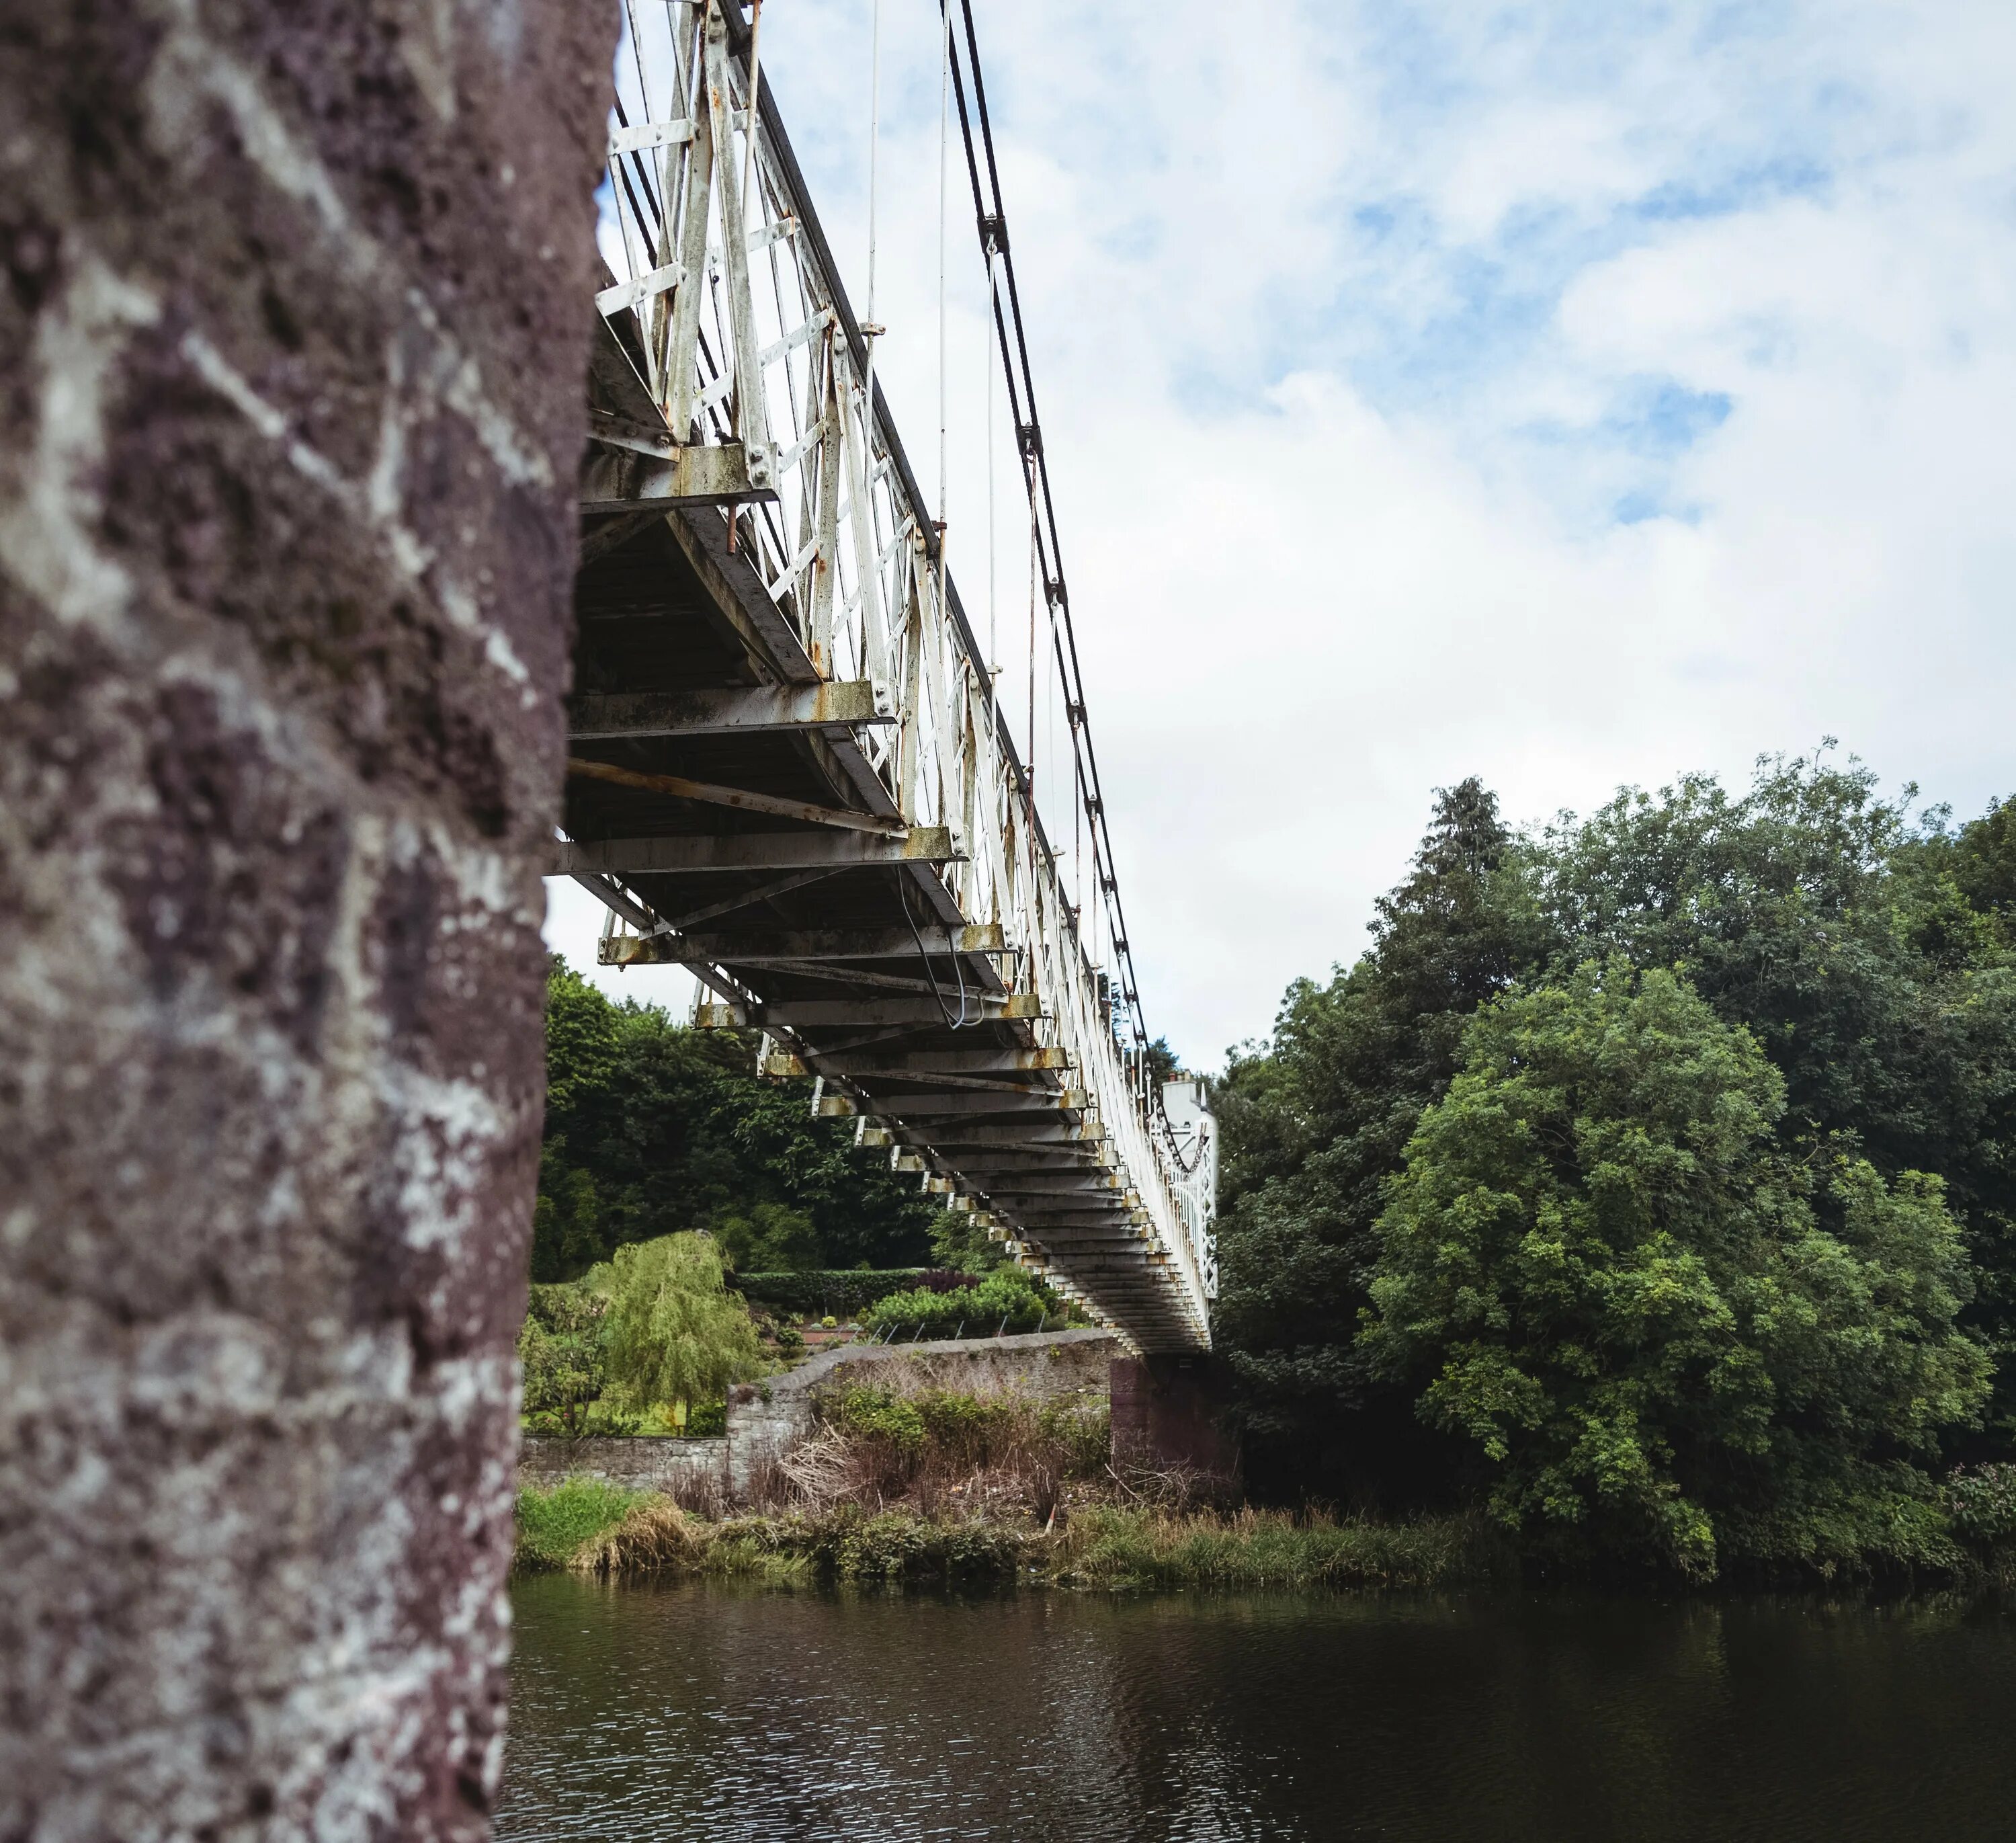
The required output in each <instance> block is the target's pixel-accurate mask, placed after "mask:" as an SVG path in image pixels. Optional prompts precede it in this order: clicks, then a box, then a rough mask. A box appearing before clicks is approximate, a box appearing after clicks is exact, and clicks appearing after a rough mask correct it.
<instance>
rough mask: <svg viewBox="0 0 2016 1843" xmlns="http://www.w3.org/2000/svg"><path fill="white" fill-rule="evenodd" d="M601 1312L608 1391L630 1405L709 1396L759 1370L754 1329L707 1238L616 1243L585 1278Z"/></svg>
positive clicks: (663, 1237) (687, 1236)
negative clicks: (598, 1296)
mask: <svg viewBox="0 0 2016 1843" xmlns="http://www.w3.org/2000/svg"><path fill="white" fill-rule="evenodd" d="M588 1284H589V1287H590V1288H591V1289H592V1290H594V1291H596V1292H599V1293H606V1295H607V1297H608V1300H609V1308H608V1310H607V1312H606V1313H604V1315H603V1339H604V1349H605V1363H606V1365H607V1376H608V1379H609V1383H610V1389H611V1390H612V1392H614V1393H615V1394H618V1395H620V1396H621V1398H622V1399H624V1400H625V1401H627V1402H628V1403H630V1404H631V1405H633V1406H635V1407H639V1408H647V1407H650V1406H651V1405H653V1404H655V1403H657V1402H661V1401H668V1402H694V1401H711V1400H712V1399H714V1398H715V1397H716V1396H718V1395H719V1394H722V1393H723V1392H724V1391H725V1390H726V1388H727V1387H728V1385H729V1383H735V1382H743V1381H746V1380H748V1379H749V1378H750V1377H751V1376H756V1375H758V1374H759V1373H760V1372H761V1368H762V1356H761V1348H760V1347H759V1346H758V1343H757V1338H756V1326H755V1324H754V1321H753V1320H751V1318H750V1316H749V1308H748V1307H747V1306H746V1305H744V1304H743V1300H742V1296H741V1295H740V1293H731V1292H729V1290H728V1286H727V1281H726V1278H725V1275H724V1273H723V1271H722V1264H721V1254H720V1251H719V1250H718V1248H717V1247H716V1246H715V1242H714V1239H713V1238H712V1237H711V1236H710V1235H693V1234H684V1235H661V1236H659V1237H658V1239H657V1240H655V1241H650V1242H632V1243H630V1244H629V1245H628V1246H625V1247H621V1248H618V1249H617V1250H616V1253H615V1254H614V1257H612V1258H611V1259H610V1261H609V1262H608V1264H607V1265H606V1266H603V1267H599V1268H596V1269H595V1271H593V1272H592V1273H591V1274H590V1275H589V1280H588Z"/></svg>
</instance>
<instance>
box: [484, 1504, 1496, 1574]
mask: <svg viewBox="0 0 2016 1843" xmlns="http://www.w3.org/2000/svg"><path fill="white" fill-rule="evenodd" d="M514 1565H515V1567H517V1569H518V1570H520V1571H527V1572H529V1571H538V1570H542V1569H554V1568H564V1569H567V1570H571V1571H574V1572H576V1573H581V1574H596V1575H602V1576H607V1577H617V1578H621V1577H628V1576H635V1575H643V1574H656V1575H673V1576H676V1575H682V1574H684V1575H704V1576H711V1577H714V1578H745V1579H747V1578H754V1579H759V1580H765V1581H773V1582H793V1581H799V1582H808V1583H809V1582H830V1581H851V1582H905V1583H910V1584H914V1585H927V1584H957V1583H970V1584H976V1585H978V1584H985V1583H990V1582H992V1583H1002V1582H1009V1581H1018V1582H1042V1583H1044V1584H1046V1585H1055V1586H1062V1587H1086V1588H1101V1589H1118V1588H1135V1589H1140V1588H1152V1589H1165V1588H1186V1587H1189V1588H1195V1587H1208V1588H1216V1589H1277V1588H1279V1589H1309V1588H1335V1587H1365V1586H1384V1587H1439V1586H1449V1585H1456V1584H1458V1583H1460V1582H1482V1581H1490V1580H1502V1579H1510V1578H1516V1577H1517V1563H1516V1560H1515V1559H1514V1557H1513V1556H1512V1555H1511V1553H1510V1550H1509V1549H1508V1548H1507V1545H1506V1543H1505V1542H1504V1539H1503V1535H1502V1534H1500V1533H1499V1532H1498V1531H1495V1530H1493V1529H1492V1527H1490V1526H1489V1525H1488V1524H1485V1523H1484V1522H1482V1521H1481V1520H1480V1519H1477V1518H1474V1517H1424V1518H1420V1519H1417V1520H1412V1521H1409V1522H1405V1523H1395V1524H1379V1523H1374V1522H1371V1521H1369V1520H1362V1519H1356V1518H1334V1517H1323V1516H1309V1517H1293V1516H1291V1515H1290V1514H1288V1513H1287V1512H1285V1511H1276V1510H1256V1509H1241V1510H1236V1511H1216V1510H1178V1509H1162V1508H1157V1507H1154V1506H1145V1505H1128V1504H1113V1503H1107V1504H1091V1505H1084V1506H1079V1507H1078V1508H1076V1509H1074V1510H1072V1511H1071V1513H1070V1514H1069V1515H1068V1516H1067V1517H1064V1518H1056V1517H1053V1518H1051V1519H1049V1520H1046V1522H1045V1523H1043V1524H1038V1523H1036V1522H1035V1521H1034V1520H1028V1521H1023V1520H1010V1519H1007V1518H1003V1517H993V1516H989V1515H985V1514H982V1515H978V1516H971V1517H959V1516H945V1515H940V1516H936V1517H932V1516H927V1515H923V1514H920V1513H919V1512H917V1511H916V1510H915V1509H912V1508H910V1507H909V1506H895V1507H891V1508H886V1509H878V1510H869V1509H864V1508H863V1507H862V1506H859V1505H855V1504H845V1503H843V1504H836V1505H833V1506H829V1507H827V1508H826V1509H819V1510H796V1511H786V1512H782V1513H768V1514H761V1513H759V1514H751V1515H747V1516H741V1517H722V1518H718V1519H711V1518H707V1517H701V1516H698V1515H696V1514H693V1513H689V1512H687V1511H685V1510H682V1509H680V1508H679V1506H677V1505H676V1504H675V1503H673V1502H671V1499H668V1498H666V1497H664V1496H663V1495H660V1494H657V1493H651V1492H630V1491H621V1490H618V1489H616V1488H612V1487H610V1486H607V1485H605V1484H599V1483H596V1481H590V1480H573V1481H569V1482H567V1483H566V1484H561V1485H560V1486H557V1487H556V1488H553V1490H551V1491H525V1492H522V1493H521V1494H520V1497H519V1533H518V1547H517V1557H516V1560H515V1563H514Z"/></svg>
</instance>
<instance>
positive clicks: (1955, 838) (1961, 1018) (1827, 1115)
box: [1535, 744, 2016, 1455]
mask: <svg viewBox="0 0 2016 1843" xmlns="http://www.w3.org/2000/svg"><path fill="white" fill-rule="evenodd" d="M1831 746H1832V745H1831V744H1827V745H1823V747H1822V748H1821V749H1820V750H1819V751H1818V752H1816V753H1815V754H1814V755H1813V756H1805V757H1799V758H1795V759H1786V758H1783V757H1767V758H1766V759H1763V760H1762V761H1760V763H1759V765H1758V769H1757V772H1756V774H1755V777H1754V778H1753V780H1752V781H1751V786H1750V788H1749V789H1748V792H1745V793H1743V794H1741V795H1736V794H1732V793H1730V792H1728V791H1727V790H1726V789H1725V788H1723V787H1722V785H1721V784H1719V782H1718V781H1715V779H1714V778H1713V777H1710V776H1706V775H1691V776H1688V777H1685V778H1684V779H1683V780H1682V781H1679V783H1678V784H1676V785H1675V786H1672V787H1669V788H1662V789H1661V790H1660V791H1659V792H1658V793H1656V794H1648V793H1646V792H1640V791H1638V790H1636V789H1626V790H1624V791H1623V792H1620V793H1619V794H1618V795H1617V797H1616V798H1615V799H1614V800H1612V801H1611V802H1610V803H1609V804H1608V805H1607V806H1604V808H1602V809H1601V810H1599V811H1598V812H1597V813H1594V814H1593V815H1592V816H1591V817H1589V819H1587V820H1586V821H1564V822H1563V823H1562V824H1560V825H1557V827H1555V828H1553V829H1552V830H1551V831H1550V832H1549V833H1548V835H1546V839H1544V840H1543V842H1542V844H1541V848H1540V849H1539V850H1538V852H1537V853H1536V854H1535V864H1536V866H1537V867H1538V869H1539V875H1540V881H1541V899H1542V900H1543V903H1544V904H1545V906H1546V909H1547V911H1548V913H1549V916H1550V922H1551V923H1552V925H1553V932H1554V934H1555V937H1556V940H1557V945H1556V947H1555V948H1554V950H1553V960H1552V966H1553V976H1554V977H1557V978H1559V977H1561V976H1563V975H1564V973H1565V972H1566V971H1567V970H1568V968H1571V967H1572V966H1573V965H1575V964H1576V963H1577V962H1578V961H1581V960H1583V959H1586V958H1603V957H1604V956H1607V955H1608V954H1614V953H1621V954H1625V955H1626V956H1627V957H1628V958H1629V959H1630V960H1631V961H1633V963H1634V964H1636V965H1640V966H1677V967H1679V968H1683V970H1684V972H1685V973H1686V976H1687V979H1688V980H1689V981H1690V983H1691V984H1692V985H1693V986H1694V988H1695V989H1696V990H1697V991H1698V992H1699V993H1700V994H1701V997H1703V998H1705V1000H1706V1001H1708V1004H1710V1005H1711V1006H1712V1008H1714V1010H1715V1013H1716V1015H1718V1016H1719V1017H1720V1018H1721V1019H1723V1022H1726V1023H1730V1024H1734V1025H1741V1026H1743V1027H1744V1028H1746V1029H1747V1030H1749V1031H1750V1032H1751V1033H1752V1034H1753V1035H1754V1036H1755V1037H1756V1038H1757V1040H1758V1041H1759V1043H1760V1044H1762V1046H1763V1048H1764V1049H1765V1051H1766V1053H1767V1054H1768V1055H1769V1057H1770V1059H1771V1061H1772V1062H1773V1065H1774V1066H1776V1067H1777V1069H1779V1071H1780V1073H1782V1074H1783V1076H1784V1079H1785V1084H1786V1096H1787V1105H1786V1109H1785V1112H1784V1116H1783V1119H1782V1120H1781V1122H1780V1129H1779V1131H1780V1138H1781V1140H1782V1141H1783V1142H1784V1143H1785V1144H1787V1145H1791V1144H1793V1143H1794V1142H1797V1141H1800V1140H1802V1139H1810V1138H1813V1137H1814V1136H1816V1135H1827V1134H1837V1135H1847V1136H1849V1137H1850V1138H1852V1139H1853V1140H1854V1142H1856V1145H1857V1146H1858V1147H1859V1149H1860V1151H1861V1152H1862V1153H1863V1156H1866V1157H1867V1158H1868V1159H1869V1160H1870V1162H1871V1163H1873V1164H1874V1166H1875V1167H1877V1170H1880V1171H1881V1172H1883V1173H1884V1174H1885V1175H1886V1176H1888V1177H1895V1176H1896V1175H1898V1174H1900V1173H1902V1172H1905V1171H1910V1170H1917V1171H1925V1172H1928V1173H1931V1174H1935V1175H1937V1176H1938V1177H1939V1178H1941V1179H1942V1180H1943V1181H1944V1184H1945V1186H1946V1202H1947V1205H1948V1206H1949V1208H1950V1210H1952V1211H1953V1214H1954V1215H1955V1216H1956V1217H1957V1218H1958V1219H1959V1221H1960V1224H1961V1225H1962V1228H1963V1230H1964V1233H1965V1235H1966V1237H1967V1243H1968V1246H1969V1248H1970V1250H1971V1253H1972V1256H1973V1259H1974V1262H1975V1269H1976V1279H1977V1286H1976V1293H1975V1300H1974V1301H1973V1303H1972V1304H1971V1306H1970V1307H1969V1308H1968V1311H1967V1315H1966V1317H1965V1320H1964V1322H1965V1323H1966V1324H1967V1326H1968V1327H1969V1328H1970V1329H1971V1330H1972V1331H1973V1332H1975V1334H1976V1335H1977V1336H1979V1337H1980V1338H1981V1339H1982V1340H1983V1341H1984V1342H1985V1343H1986V1344H1987V1345H1988V1346H1989V1347H1990V1349H1991V1350H1992V1351H1993V1352H1995V1353H1996V1354H1997V1356H1998V1358H1999V1361H2000V1383H1999V1387H1998V1396H1999V1399H1998V1404H1997V1406H1996V1408H1995V1409H1994V1410H1993V1415H1994V1416H1995V1418H1996V1419H1998V1420H1999V1421H2000V1423H2002V1424H2003V1426H2004V1429H2005V1434H2004V1437H2005V1439H2006V1438H2007V1437H2010V1436H2016V953H2012V950H2011V946H2012V939H2016V909H2012V908H2011V906H2010V903H2011V896H2012V895H2016V823H2013V822H2012V819H2011V808H2010V807H2009V806H2006V805H2003V804H2000V803H1997V804H1996V805H1994V806H1991V807H1990V808H1989V811H1988V813H1986V814H1985V815H1984V816H1983V817H1982V818H1980V819H1978V820H1976V821H1974V822H1972V823H1971V824H1968V825H1967V826H1965V827H1963V828H1960V830H1959V831H1957V832H1955V831H1949V830H1948V829H1947V826H1946V816H1945V814H1944V813H1943V812H1942V811H1938V810H1935V811H1934V812H1932V813H1929V814H1927V815H1924V817H1922V818H1921V819H1918V820H1913V817H1912V816H1911V813H1910V802H1911V801H1912V799H1913V798H1914V797H1915V793H1916V790H1915V789H1914V788H1910V787H1909V786H1907V787H1906V788H1904V789H1903V791H1902V793H1901V795H1900V796H1899V799H1896V800H1886V799H1882V798H1881V797H1879V795H1878V794H1877V783H1876V777H1875V776H1874V774H1872V773H1871V772H1870V770H1868V769H1867V767H1865V766H1863V764H1862V763H1859V762H1856V761H1855V760H1853V759H1850V760H1849V761H1848V762H1847V763H1839V762H1838V761H1836V760H1835V759H1834V757H1833V756H1832V754H1831ZM1535 971H1536V973H1537V972H1538V969H1537V968H1536V969H1535ZM1972 1450H1974V1451H1975V1452H1976V1454H1977V1455H1978V1454H1979V1452H1980V1451H1981V1449H1980V1448H1979V1447H1978V1445H1977V1446H1975V1448H1973V1449H1972Z"/></svg>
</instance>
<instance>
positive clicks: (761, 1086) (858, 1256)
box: [532, 958, 941, 1281]
mask: <svg viewBox="0 0 2016 1843" xmlns="http://www.w3.org/2000/svg"><path fill="white" fill-rule="evenodd" d="M755 1061H756V1043H755V1041H754V1039H753V1038H752V1037H750V1036H748V1035H747V1033H743V1032H741V1031H724V1030H687V1029H685V1028H683V1027H682V1026H679V1024H676V1023H675V1022H673V1020H672V1019H671V1018H669V1017H668V1015H666V1014H665V1012H664V1010H663V1009H662V1008H660V1007H658V1006H656V1005H643V1004H613V1003H612V1002H611V1001H610V1000H609V999H608V998H607V997H605V996H604V995H603V994H602V993H601V992H600V991H599V990H597V989H596V987H595V986H592V985H591V984H589V982H588V981H587V980H586V979H584V978H582V977H581V976H580V975H579V974H578V973H576V972H573V971H572V970H571V968H568V967H567V965H566V963H565V962H564V961H561V960H560V959H558V958H556V959H555V961H554V962H553V967H552V969H551V972H550V976H549V980H548V984H547V1008H546V1091H547V1102H546V1135H547V1136H546V1146H545V1157H544V1158H543V1159H542V1163H541V1167H540V1181H539V1203H538V1208H537V1213H536V1214H535V1219H534V1229H533V1243H532V1277H533V1278H534V1279H535V1280H540V1281H559V1280H564V1279H571V1278H573V1277H574V1276H577V1275H580V1274H581V1273H582V1272H584V1271H585V1270H586V1269H587V1268H588V1267H589V1265H590V1264H592V1263H593V1262H595V1261H603V1260H607V1258H608V1257H609V1256H610V1253H612V1252H613V1251H614V1250H615V1249H616V1248H617V1247H618V1246H621V1245H622V1244H624V1243H625V1242H635V1241H643V1240H646V1239H650V1238H651V1237H653V1236H656V1235H669V1234H672V1233H675V1232H679V1231H681V1230H686V1229H707V1230H720V1231H722V1232H723V1233H724V1235H729V1239H731V1241H733V1242H734V1243H735V1244H736V1246H738V1248H739V1247H740V1246H743V1245H749V1246H754V1243H753V1242H751V1241H750V1235H751V1232H752V1230H753V1232H754V1235H755V1236H756V1238H757V1239H759V1240H760V1239H761V1238H762V1237H763V1236H765V1235H770V1236H772V1239H774V1237H775V1235H776V1234H777V1233H778V1232H780V1231H782V1230H783V1229H784V1228H786V1227H787V1217H788V1218H789V1219H790V1221H789V1223H788V1227H789V1228H790V1233H789V1234H787V1235H786V1237H785V1239H786V1241H787V1242H789V1244H790V1246H789V1249H788V1262H787V1264H790V1265H791V1266H793V1267H798V1266H808V1267H819V1266H834V1267H839V1266H847V1267H851V1266H855V1265H858V1264H862V1263H866V1264H869V1265H870V1266H874V1267H902V1266H917V1265H921V1264H923V1263H924V1262H926V1261H928V1260H929V1259H930V1258H931V1231H932V1228H933V1227H934V1224H935V1222H936V1220H937V1218H938V1216H939V1215H940V1214H941V1211H940V1210H938V1208H937V1206H935V1205H934V1203H932V1202H931V1201H930V1200H929V1199H927V1198H925V1197H923V1196H921V1195H920V1193H919V1192H918V1191H917V1190H916V1187H915V1185H914V1182H913V1183H909V1184H905V1183H904V1182H902V1181H901V1180H900V1179H899V1178H898V1177H897V1176H896V1175H895V1174H893V1173H891V1170H890V1169H889V1166H888V1161H887V1157H886V1156H882V1157H878V1156H877V1155H876V1154H875V1153H874V1152H872V1151H869V1150H866V1149H862V1148H859V1147H857V1146H856V1145H855V1144H854V1137H853V1128H852V1125H851V1123H849V1122H846V1121H840V1120H814V1119H813V1118H812V1117H811V1100H812V1084H811V1082H810V1081H809V1080H791V1081H783V1082H776V1081H769V1080H761V1079H759V1078H758V1077H757V1075H756V1074H755V1072H754V1070H755ZM764 1210H769V1211H771V1212H772V1214H769V1215H761V1214H759V1212H761V1211H764ZM779 1211H781V1212H783V1214H781V1215H779V1214H776V1213H775V1212H779ZM732 1221H734V1222H740V1223H742V1224H744V1225H745V1228H743V1229H742V1230H737V1231H734V1232H730V1231H729V1228H728V1224H729V1223H730V1222H732ZM801 1223H804V1224H809V1239H808V1238H807V1235H805V1233H804V1232H801V1229H800V1228H799V1224H801ZM764 1225H767V1226H764ZM738 1258H740V1255H739V1254H738ZM745 1264H746V1263H745Z"/></svg>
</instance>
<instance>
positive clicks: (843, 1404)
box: [825, 1383, 924, 1455]
mask: <svg viewBox="0 0 2016 1843" xmlns="http://www.w3.org/2000/svg"><path fill="white" fill-rule="evenodd" d="M825 1418H826V1420H827V1421H828V1422H829V1423H830V1424H831V1425H832V1426H836V1427H838V1428H839V1429H840V1430H841V1431H842V1432H843V1433H848V1434H858V1435H859V1436H860V1437H862V1438H864V1439H869V1440H880V1441H885V1442H886V1443H887V1444H889V1445H891V1446H892V1447H894V1448H896V1450H897V1451H898V1452H901V1453H903V1454H905V1455H913V1454H916V1453H919V1452H923V1446H924V1416H923V1410H922V1409H921V1408H920V1407H919V1406H918V1405H917V1404H916V1402H915V1401H911V1400H909V1398H907V1397H905V1396H902V1395H896V1394H891V1392H890V1391H889V1390H887V1389H882V1388H877V1387H874V1386H873V1384H871V1383H855V1384H854V1385H853V1386H852V1387H849V1388H844V1389H842V1390H840V1391H839V1393H838V1394H836V1395H835V1396H834V1397H833V1400H832V1401H830V1403H828V1404H827V1405H826V1411H825Z"/></svg>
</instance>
